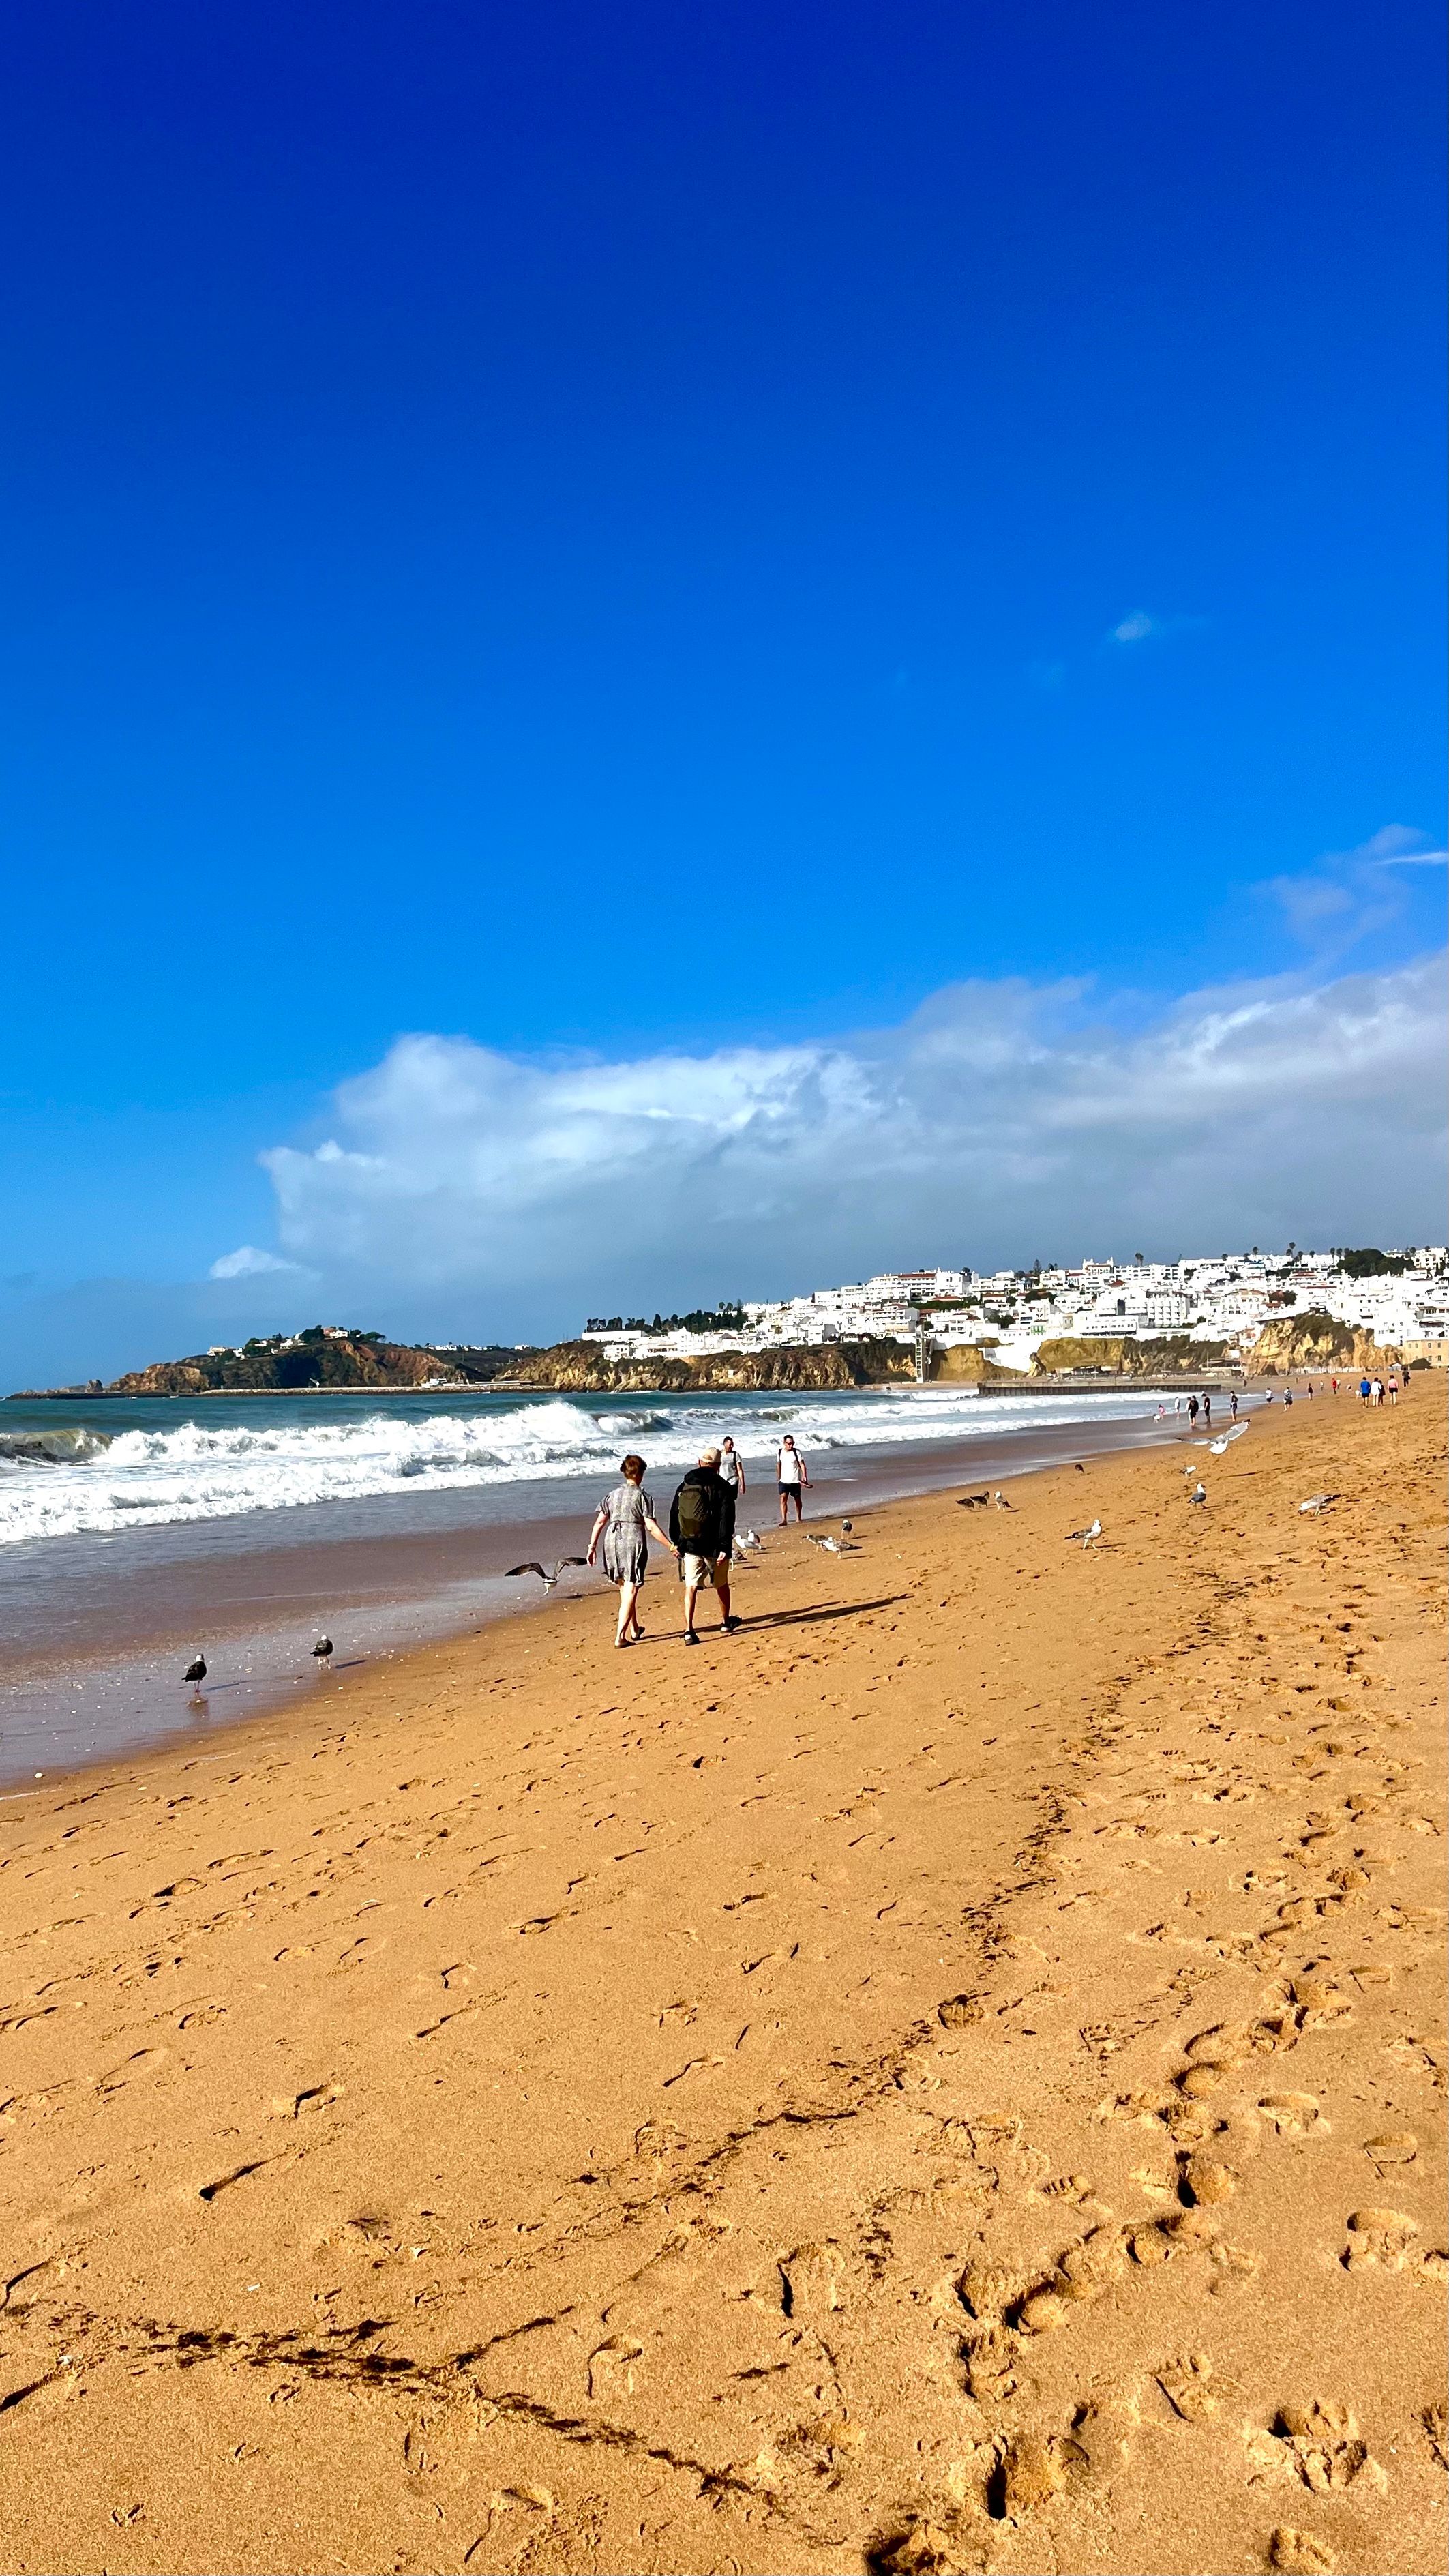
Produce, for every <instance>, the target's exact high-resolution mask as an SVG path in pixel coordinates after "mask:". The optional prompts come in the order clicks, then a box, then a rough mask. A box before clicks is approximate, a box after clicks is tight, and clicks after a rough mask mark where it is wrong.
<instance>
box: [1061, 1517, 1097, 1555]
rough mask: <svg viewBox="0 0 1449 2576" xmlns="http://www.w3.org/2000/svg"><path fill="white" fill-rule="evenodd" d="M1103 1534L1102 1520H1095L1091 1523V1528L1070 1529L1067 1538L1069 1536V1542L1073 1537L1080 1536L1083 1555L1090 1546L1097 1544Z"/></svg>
mask: <svg viewBox="0 0 1449 2576" xmlns="http://www.w3.org/2000/svg"><path fill="white" fill-rule="evenodd" d="M1101 1535H1102V1524H1101V1522H1100V1521H1093V1522H1092V1523H1091V1525H1090V1527H1089V1528H1087V1529H1079V1530H1068V1532H1067V1538H1068V1541H1069V1542H1070V1541H1071V1540H1072V1539H1074V1538H1079V1539H1080V1540H1081V1542H1082V1553H1083V1555H1085V1554H1086V1551H1087V1549H1088V1548H1089V1547H1095V1546H1096V1544H1097V1541H1098V1539H1099V1538H1100V1537H1101Z"/></svg>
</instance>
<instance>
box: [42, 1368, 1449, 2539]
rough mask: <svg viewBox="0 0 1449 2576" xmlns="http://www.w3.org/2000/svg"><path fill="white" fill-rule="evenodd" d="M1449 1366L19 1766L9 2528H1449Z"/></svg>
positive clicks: (334, 2532) (776, 1544)
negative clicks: (684, 1597)
mask: <svg viewBox="0 0 1449 2576" xmlns="http://www.w3.org/2000/svg"><path fill="white" fill-rule="evenodd" d="M1443 1428H1444V1414H1443V1403H1442V1395H1441V1391H1440V1390H1438V1389H1434V1390H1433V1391H1430V1390H1428V1389H1427V1388H1426V1386H1425V1381H1424V1380H1423V1379H1422V1378H1419V1379H1416V1380H1415V1383H1414V1389H1413V1393H1412V1395H1411V1396H1410V1398H1409V1399H1408V1400H1407V1401H1406V1402H1405V1403H1404V1404H1403V1405H1401V1406H1400V1407H1399V1409H1398V1410H1397V1411H1389V1410H1387V1409H1386V1410H1385V1411H1383V1412H1380V1413H1376V1414H1369V1413H1367V1412H1365V1411H1364V1410H1363V1409H1362V1408H1361V1407H1360V1406H1359V1404H1358V1403H1357V1402H1356V1401H1355V1400H1353V1399H1352V1398H1351V1397H1349V1396H1347V1395H1344V1396H1342V1397H1340V1398H1339V1399H1338V1401H1337V1402H1336V1403H1333V1402H1331V1401H1329V1400H1327V1399H1320V1400H1318V1401H1317V1402H1315V1403H1314V1404H1313V1405H1312V1406H1310V1405H1308V1404H1300V1405H1298V1406H1297V1407H1295V1409H1294V1411H1293V1414H1292V1415H1291V1417H1288V1418H1285V1417H1284V1416H1282V1415H1281V1414H1280V1413H1279V1411H1278V1409H1277V1407H1275V1408H1274V1412H1273V1415H1272V1416H1269V1417H1264V1418H1262V1419H1261V1420H1260V1421H1259V1422H1258V1423H1257V1424H1256V1426H1255V1427H1254V1429H1253V1431H1252V1432H1251V1434H1250V1435H1249V1436H1248V1437H1247V1438H1246V1439H1244V1440H1241V1441H1239V1442H1238V1443H1237V1444H1236V1446H1235V1447H1234V1448H1233V1449H1231V1450H1230V1451H1229V1453H1228V1454H1227V1455H1226V1456H1225V1457H1224V1458H1223V1459H1221V1460H1212V1459H1206V1460H1205V1453H1204V1451H1203V1450H1202V1449H1201V1447H1198V1448H1196V1449H1194V1450H1191V1451H1188V1452H1184V1451H1182V1450H1180V1449H1177V1448H1175V1447H1174V1448H1169V1449H1165V1450H1157V1451H1151V1452H1147V1453H1140V1452H1139V1453H1137V1454H1135V1455H1131V1456H1120V1457H1116V1458H1111V1459H1106V1460H1099V1461H1096V1462H1094V1463H1093V1464H1092V1465H1091V1466H1090V1467H1089V1468H1088V1471H1087V1472H1086V1473H1085V1474H1083V1475H1079V1474H1074V1473H1072V1472H1071V1471H1070V1470H1068V1471H1065V1472H1062V1471H1054V1472H1052V1473H1050V1474H1046V1475H1041V1476H1038V1477H1033V1478H1021V1479H1019V1480H1018V1481H1017V1482H1016V1483H1015V1484H1014V1486H1013V1487H1012V1489H1011V1491H1012V1497H1013V1500H1014V1502H1015V1504H1016V1506H1017V1508H1016V1510H1015V1511H1014V1512H1013V1513H1011V1514H1007V1513H999V1512H996V1511H990V1510H988V1511H970V1512H968V1511H963V1510H960V1509H958V1508H956V1507H955V1505H954V1504H953V1503H952V1502H951V1501H950V1500H949V1499H946V1498H938V1497H932V1498H930V1499H929V1500H921V1501H916V1502H911V1503H906V1504H900V1505H896V1506H893V1507H891V1508H890V1509H888V1510H881V1511H878V1512H872V1513H870V1514H868V1515H865V1516H864V1519H863V1526H862V1535H863V1538H864V1541H865V1544H864V1546H863V1547H862V1549H861V1552H860V1553H859V1554H858V1555H852V1556H847V1557H844V1558H835V1559H833V1558H830V1557H828V1556H826V1555H824V1554H822V1553H821V1552H820V1551H818V1550H816V1549H814V1548H812V1547H810V1546H809V1545H808V1544H807V1543H806V1541H805V1539H804V1538H803V1537H801V1536H799V1535H797V1534H796V1533H794V1532H793V1531H792V1532H791V1534H790V1536H789V1537H788V1539H783V1538H779V1537H776V1538H774V1539H773V1541H772V1543H771V1552H770V1553H769V1555H768V1557H767V1559H766V1561H765V1562H764V1564H763V1565H762V1566H761V1567H760V1568H759V1569H758V1570H757V1571H755V1572H752V1573H751V1574H749V1575H747V1576H745V1577H743V1578H742V1579H741V1582H740V1584H739V1587H738V1594H737V1606H738V1607H739V1608H740V1609H741V1610H742V1611H743V1612H744V1613H745V1614H746V1616H747V1620H748V1625H747V1626H746V1628H745V1629H744V1630H743V1631H742V1632H741V1633H740V1634H739V1635H738V1636H737V1637H735V1638H733V1639H724V1638H720V1637H719V1636H717V1635H715V1634H709V1635H707V1637H706V1642H705V1643H704V1645H703V1646H702V1647H701V1648H700V1649H699V1651H698V1652H697V1653H693V1654H688V1653H686V1652H685V1651H684V1650H683V1649H682V1648H681V1646H680V1645H679V1643H678V1641H677V1636H676V1635H675V1634H674V1633H673V1631H674V1630H675V1629H676V1627H677V1619H678V1594H677V1589H676V1586H675V1584H674V1582H673V1579H672V1576H671V1578H670V1579H668V1580H666V1581H662V1582H658V1583H655V1582H651V1583H650V1585H649V1586H648V1588H647V1591H646V1594H645V1618H646V1623H647V1625H648V1627H649V1629H650V1632H651V1633H650V1636H649V1639H648V1642H647V1644H646V1645H645V1646H644V1647H642V1648H640V1649H637V1650H634V1651H631V1652H630V1653H628V1654H616V1653H615V1652H614V1651H613V1649H612V1646H611V1644H610V1637H611V1631H612V1618H611V1603H612V1596H611V1595H607V1596H600V1597H590V1598H588V1599H586V1600H583V1601H579V1602H569V1603H560V1604H558V1605H557V1606H555V1607H553V1608H551V1609H549V1610H547V1611H545V1612H542V1613H540V1614H539V1615H538V1616H537V1617H536V1618H533V1619H530V1620H527V1621H519V1622H515V1623H512V1624H509V1625H505V1626H502V1627H493V1628H490V1629H488V1630H487V1631H485V1632H484V1633H483V1634H482V1635H481V1636H479V1637H477V1638H471V1639H468V1640H466V1641H464V1642H463V1643H461V1644H458V1645H455V1646H452V1647H448V1648H445V1649H442V1650H439V1651H433V1652H429V1653H427V1654H426V1655H420V1656H416V1657H413V1658H412V1659H411V1660H410V1661H408V1662H407V1663H398V1664H394V1665H390V1666H387V1667H384V1668H377V1669H375V1670H374V1671H372V1672H370V1673H368V1674H365V1675H363V1676H362V1677H361V1678H360V1679H359V1680H357V1681H356V1682H352V1683H348V1682H342V1683H334V1684H333V1685H332V1686H331V1687H330V1688H329V1689H327V1690H326V1692H325V1694H324V1696H323V1697H322V1699H321V1700H320V1701H319V1702H315V1703H313V1704H312V1706H311V1708H310V1709H309V1711H308V1712H307V1713H305V1714H303V1713H299V1712H295V1711H293V1712H289V1713H288V1715H287V1716H286V1717H285V1719H283V1718H276V1719H272V1720H261V1721H257V1722H256V1723H254V1724H253V1725H251V1726H250V1727H248V1728H245V1729H241V1730H238V1731H236V1732H235V1733H233V1734H232V1735H230V1736H228V1737H227V1738H225V1739H224V1740H222V1741H221V1742H220V1744H218V1742H217V1741H216V1740H213V1741H212V1742H211V1744H210V1745H209V1746H208V1747H207V1748H206V1749H204V1750H200V1751H196V1750H192V1751H190V1752H189V1753H187V1754H186V1755H184V1756H183V1755H180V1754H177V1753H175V1752H169V1753H164V1754H158V1755H156V1756H154V1757H151V1758H148V1759H146V1760H143V1761H137V1762H131V1763H127V1764H126V1765H124V1766H121V1767H118V1768H113V1769H112V1770H111V1771H109V1772H107V1773H105V1774H100V1775H94V1776H90V1777H87V1778H85V1779H82V1780H79V1781H75V1782H72V1783H70V1784H69V1785H67V1786H63V1787H60V1788H57V1789H51V1788H50V1787H49V1786H48V1785H47V1786H46V1787H45V1788H44V1789H42V1790H40V1791H38V1792H37V1793H36V1795H35V1796H34V1797H32V1798H26V1799H24V1800H21V1801H18V1802H11V1803H8V1804H6V1805H4V1806H0V1819H3V1821H0V1857H3V1869H0V1934H3V1938H4V1942H5V1948H6V1971H5V1977H4V1981H3V1988H0V1992H3V1998H4V2008H3V2013H0V2027H3V2047H4V2057H3V2084H0V2095H3V2096H4V2097H5V2098H4V2105H3V2122H0V2134H3V2141H4V2147H3V2168H0V2170H3V2179H4V2192H3V2210H4V2237H3V2246H4V2252H5V2259H4V2262H3V2265H0V2275H3V2279H4V2281H5V2282H7V2283H8V2288H7V2289H6V2291H5V2296H4V2304H3V2314H0V2533H3V2540H0V2553H3V2564H4V2566H5V2567H6V2568H8V2569H12V2570H22V2569H23V2570H26V2571H46V2576H58V2571H68V2570H98V2569H106V2570H114V2571H129V2570H142V2569H146V2570H152V2569H156V2570H183V2569H184V2570H207V2571H211V2570H216V2571H221V2570H235V2571H253V2570H257V2571H297V2570H307V2571H320V2570H332V2569H339V2570H341V2569H346V2570H358V2571H374V2570H383V2569H406V2570H418V2571H424V2570H440V2571H441V2570H454V2569H462V2568H468V2569H471V2570H475V2571H478V2576H486V2571H489V2570H503V2569H519V2570H535V2571H575V2570H577V2571H580V2576H605V2572H606V2571H623V2570H640V2571H642V2570H663V2571H669V2572H670V2576H683V2571H694V2570H701V2571H702V2570H716V2569H717V2570H761V2571H764V2570H772V2571H782V2576H792V2572H793V2571H813V2570H817V2569H819V2570H827V2569H828V2570H857V2571H858V2570H861V2569H865V2568H874V2569H876V2570H883V2571H885V2570H895V2571H908V2570H914V2571H917V2576H931V2571H937V2576H945V2571H950V2570H954V2569H975V2568H988V2567H989V2568H993V2569H1003V2570H1019V2571H1037V2570H1042V2569H1047V2568H1051V2569H1058V2570H1068V2571H1070V2570H1078V2569H1080V2570H1086V2569H1098V2568H1101V2569H1113V2570H1119V2571H1129V2570H1130V2571H1134V2576H1151V2571H1154V2570H1184V2571H1187V2570H1236V2569H1245V2570H1246V2569H1259V2568H1266V2567H1270V2566H1271V2567H1278V2568H1290V2569H1292V2568H1296V2569H1332V2568H1338V2569H1341V2570H1355V2569H1357V2570H1363V2571H1368V2570H1393V2571H1402V2576H1417V2571H1419V2570H1428V2569H1434V2568H1438V2567H1439V2566H1440V2565H1441V2564H1442V2562H1443V2556H1444V2545H1445V2534H1444V2522H1443V2515H1442V2505H1441V2492H1442V2482H1443V2468H1444V2459H1445V2419H1444V2412H1443V2394H1444V2391H1443V2371H1442V2361H1441V2355H1442V2332H1443V2317H1442V2301H1443V2289H1444V2275H1445V2268H1446V2267H1445V2252H1444V2244H1445V2238H1444V2233H1443V2182H1444V2168H1443V2128H1442V2105H1443V2085H1444V2049H1443V2044H1442V2011H1441V2002H1442V1973H1441V1972H1442V1957H1443V1931H1444V1915H1443V1912H1442V1902H1443V1888H1442V1884H1441V1879H1442V1863H1443V1839H1442V1825H1443V1805H1442V1790H1441V1776H1440V1752H1441V1742H1440V1722H1439V1706H1438V1699H1439V1680H1440V1650H1441V1641H1442V1621H1441V1606H1442V1602H1441V1588H1440V1555H1439V1545H1440V1529H1439V1524H1440V1517H1441V1514H1440V1490H1439V1488H1440V1457H1441V1452H1442V1444H1443ZM1184 1456H1187V1457H1188V1458H1190V1459H1191V1460H1193V1461H1195V1462H1198V1463H1204V1462H1205V1463H1204V1473H1205V1481H1206V1482H1207V1485H1208V1491H1209V1501H1208V1503H1207V1505H1206V1506H1205V1507H1203V1508H1197V1509H1195V1508H1193V1507H1192V1506H1191V1505H1190V1504H1188V1503H1187V1501H1186V1499H1185V1495H1186V1491H1187V1490H1188V1487H1189V1482H1190V1480H1189V1479H1188V1478H1186V1477H1184V1475H1183V1472H1182V1470H1183V1463H1184ZM1323 1489H1328V1490H1331V1491H1336V1492H1337V1493H1338V1494H1339V1496H1340V1499H1339V1500H1338V1501H1337V1502H1335V1503H1334V1504H1333V1505H1332V1507H1331V1508H1330V1509H1328V1510H1327V1511H1325V1512H1324V1513H1323V1514H1322V1515H1321V1516H1319V1517H1314V1516H1312V1515H1303V1514H1300V1512H1299V1510H1298V1508H1297V1506H1298V1504H1299V1502H1300V1500H1302V1499H1303V1498H1304V1497H1305V1496H1307V1495H1309V1494H1312V1493H1314V1492H1316V1491H1319V1490H1323ZM1094 1515H1100V1517H1101V1519H1102V1521H1103V1523H1104V1526H1105V1534H1106V1540H1107V1542H1108V1545H1107V1547H1106V1548H1105V1549H1103V1550H1096V1549H1094V1550H1092V1551H1090V1552H1084V1551H1083V1550H1082V1549H1081V1548H1080V1547H1079V1546H1075V1545H1069V1544H1067V1542H1066V1538H1065V1533H1066V1532H1067V1531H1068V1530H1071V1529H1073V1528H1076V1527H1079V1526H1080V1525H1081V1524H1083V1523H1085V1522H1087V1521H1090V1520H1091V1519H1092V1517H1093V1516H1094ZM666 1628H667V1629H668V1630H669V1631H670V1632H671V1633H670V1634H669V1635H667V1636H666V1634H665V1630H666Z"/></svg>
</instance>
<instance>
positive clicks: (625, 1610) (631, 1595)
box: [614, 1583, 639, 1646]
mask: <svg viewBox="0 0 1449 2576" xmlns="http://www.w3.org/2000/svg"><path fill="white" fill-rule="evenodd" d="M638 1625H639V1586H638V1584H637V1583H621V1584H620V1586H619V1625H618V1629H617V1631H616V1633H615V1637H614V1643H615V1645H616V1646H622V1645H623V1643H624V1640H625V1638H626V1637H627V1636H628V1634H629V1631H630V1629H631V1627H632V1628H637V1627H638Z"/></svg>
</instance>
